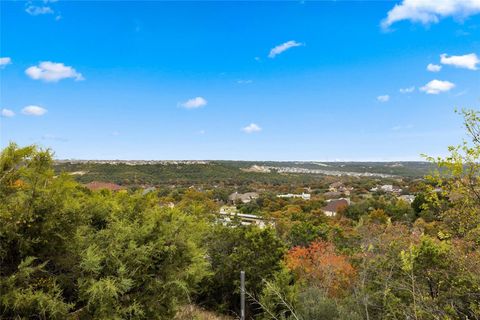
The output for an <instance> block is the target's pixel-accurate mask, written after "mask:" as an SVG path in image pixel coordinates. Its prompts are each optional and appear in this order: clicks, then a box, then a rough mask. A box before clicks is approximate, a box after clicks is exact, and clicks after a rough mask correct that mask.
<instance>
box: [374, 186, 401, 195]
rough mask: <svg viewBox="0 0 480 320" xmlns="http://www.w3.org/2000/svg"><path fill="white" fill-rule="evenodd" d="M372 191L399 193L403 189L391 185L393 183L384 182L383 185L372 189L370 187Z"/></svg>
mask: <svg viewBox="0 0 480 320" xmlns="http://www.w3.org/2000/svg"><path fill="white" fill-rule="evenodd" d="M370 191H371V192H377V191H383V192H388V193H398V194H399V193H401V192H402V189H401V188H399V187H397V186H394V185H391V184H384V185H383V186H380V187H375V188H372V189H370Z"/></svg>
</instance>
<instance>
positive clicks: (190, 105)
mask: <svg viewBox="0 0 480 320" xmlns="http://www.w3.org/2000/svg"><path fill="white" fill-rule="evenodd" d="M207 103H208V101H207V100H205V98H203V97H195V98H192V99H189V100H187V101H185V102H183V103H181V104H180V106H182V107H184V108H185V109H197V108H201V107H204V106H206V105H207Z"/></svg>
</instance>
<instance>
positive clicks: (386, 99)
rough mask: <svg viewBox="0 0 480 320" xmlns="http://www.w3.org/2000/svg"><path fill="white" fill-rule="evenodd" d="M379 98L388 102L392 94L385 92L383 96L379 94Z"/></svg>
mask: <svg viewBox="0 0 480 320" xmlns="http://www.w3.org/2000/svg"><path fill="white" fill-rule="evenodd" d="M377 100H378V101H380V102H388V101H389V100H390V96H389V95H388V94H384V95H382V96H378V97H377Z"/></svg>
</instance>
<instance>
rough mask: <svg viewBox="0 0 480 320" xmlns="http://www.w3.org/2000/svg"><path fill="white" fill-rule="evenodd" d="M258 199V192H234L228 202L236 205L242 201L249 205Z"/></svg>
mask: <svg viewBox="0 0 480 320" xmlns="http://www.w3.org/2000/svg"><path fill="white" fill-rule="evenodd" d="M257 198H258V193H256V192H247V193H238V192H234V193H232V194H231V195H229V196H228V200H230V201H231V202H234V203H235V202H237V201H241V202H243V203H249V202H250V201H252V200H255V199H257Z"/></svg>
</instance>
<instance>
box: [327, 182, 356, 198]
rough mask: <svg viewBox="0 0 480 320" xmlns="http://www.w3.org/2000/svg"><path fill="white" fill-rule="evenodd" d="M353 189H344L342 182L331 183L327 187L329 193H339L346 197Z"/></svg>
mask: <svg viewBox="0 0 480 320" xmlns="http://www.w3.org/2000/svg"><path fill="white" fill-rule="evenodd" d="M352 190H353V188H352V187H346V186H344V185H343V182H340V181H338V182H334V183H332V184H331V185H330V186H328V191H329V192H340V193H343V194H345V195H347V196H349V195H350V191H352Z"/></svg>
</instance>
